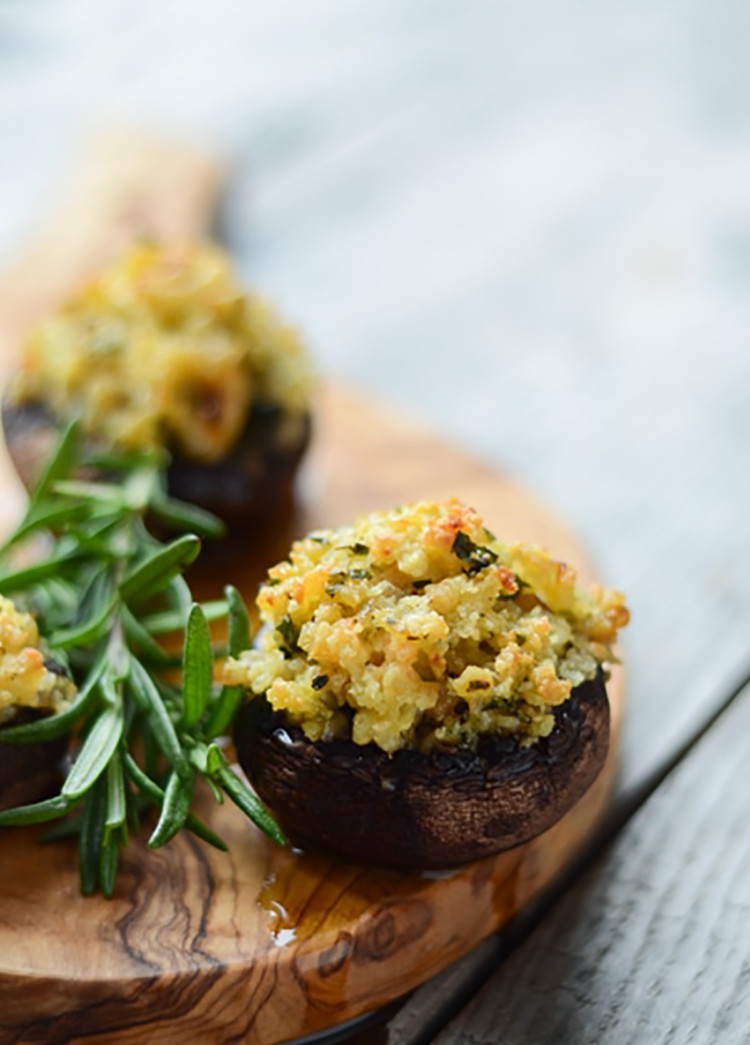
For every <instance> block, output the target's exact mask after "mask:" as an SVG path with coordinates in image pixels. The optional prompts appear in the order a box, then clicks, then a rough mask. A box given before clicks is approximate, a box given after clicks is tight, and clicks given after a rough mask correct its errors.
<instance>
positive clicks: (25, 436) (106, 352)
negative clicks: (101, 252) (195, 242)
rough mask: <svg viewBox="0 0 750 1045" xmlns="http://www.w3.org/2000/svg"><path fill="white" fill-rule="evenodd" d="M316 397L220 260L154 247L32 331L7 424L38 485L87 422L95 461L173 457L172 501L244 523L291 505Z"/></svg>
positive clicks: (215, 254) (291, 354) (23, 467)
mask: <svg viewBox="0 0 750 1045" xmlns="http://www.w3.org/2000/svg"><path fill="white" fill-rule="evenodd" d="M309 397H310V374H309V367H308V362H307V357H306V354H305V351H304V349H303V347H302V345H301V342H300V340H299V338H298V337H297V335H296V333H295V332H294V331H293V330H292V329H291V328H290V327H288V326H286V325H285V324H283V323H282V322H281V321H280V319H279V318H278V317H277V315H276V314H275V312H274V311H273V310H272V309H271V307H270V306H269V305H267V304H266V303H265V302H263V301H262V300H260V299H259V298H257V297H255V296H250V295H246V294H244V293H243V292H242V291H241V289H240V288H239V286H238V284H237V282H236V279H235V277H234V275H233V273H232V270H231V266H230V263H229V260H228V258H227V256H226V255H225V254H224V253H223V252H222V251H221V250H219V249H218V248H217V247H213V246H208V245H203V246H192V247H160V246H158V245H156V244H147V243H143V244H139V245H137V246H136V247H134V248H132V249H131V250H130V252H129V253H128V254H127V255H126V256H125V257H124V258H123V259H122V260H121V261H120V262H119V263H118V264H117V265H115V266H114V267H113V268H112V269H111V270H109V271H108V272H106V273H104V274H103V275H102V276H101V277H100V278H98V279H97V280H95V281H94V282H93V283H91V284H90V285H89V286H87V287H85V288H84V289H83V290H81V291H80V292H79V293H78V294H76V295H75V296H74V297H72V298H71V299H70V300H69V301H68V302H67V303H66V304H65V305H64V306H63V308H62V309H61V310H60V311H58V312H57V314H55V315H53V316H51V317H49V318H48V319H46V320H45V321H44V322H43V323H41V324H40V325H39V326H38V327H37V328H36V329H35V330H33V331H32V332H31V333H30V335H29V336H28V337H27V339H26V341H25V343H24V346H23V355H22V362H21V367H20V370H19V372H18V373H17V375H16V377H15V379H14V381H13V383H12V384H11V387H10V389H9V390H8V393H7V395H6V397H5V401H4V405H3V425H4V429H5V435H6V441H7V444H8V448H9V450H10V453H11V456H12V458H13V461H14V463H15V466H16V468H17V470H18V472H19V474H20V476H21V478H22V480H23V482H24V483H25V485H26V486H27V487H32V486H33V485H34V481H35V479H36V478H37V476H38V475H39V473H40V470H41V468H42V466H43V464H44V461H45V459H46V457H47V456H48V455H49V453H50V450H51V448H52V447H53V446H54V445H55V442H56V439H57V436H58V430H59V429H60V427H62V426H63V425H64V424H65V423H66V422H67V421H68V420H69V419H70V418H71V417H73V416H76V417H78V418H79V423H80V427H81V430H82V432H83V434H84V435H85V437H86V438H87V439H88V441H89V443H90V445H91V447H92V449H93V450H104V451H111V450H113V449H115V450H122V451H124V452H128V451H136V452H140V451H147V450H166V451H167V452H168V454H169V460H170V464H169V470H168V481H169V487H170V492H171V493H172V494H173V495H174V496H176V497H179V498H182V499H184V500H187V501H190V502H191V503H194V504H197V505H199V506H201V507H205V508H207V509H209V510H211V511H213V512H215V513H216V514H217V515H219V516H220V517H221V518H223V519H224V520H225V521H227V522H228V523H230V524H232V523H240V522H243V523H244V522H247V521H258V520H259V519H261V518H263V519H267V518H269V517H273V515H274V514H275V513H276V512H278V511H279V510H281V509H282V508H284V507H285V506H287V505H288V504H289V502H290V501H291V496H292V484H293V479H294V475H295V472H296V469H297V466H298V464H299V461H300V459H301V457H302V455H303V453H304V451H305V448H306V446H307V443H308V441H309V436H310V406H309Z"/></svg>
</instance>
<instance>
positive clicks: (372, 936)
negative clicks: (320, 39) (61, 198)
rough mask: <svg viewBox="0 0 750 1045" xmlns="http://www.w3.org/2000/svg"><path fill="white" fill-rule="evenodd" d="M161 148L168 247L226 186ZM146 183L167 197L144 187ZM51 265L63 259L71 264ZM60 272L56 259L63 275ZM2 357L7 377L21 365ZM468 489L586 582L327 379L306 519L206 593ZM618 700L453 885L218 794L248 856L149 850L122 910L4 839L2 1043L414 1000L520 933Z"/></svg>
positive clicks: (211, 573)
mask: <svg viewBox="0 0 750 1045" xmlns="http://www.w3.org/2000/svg"><path fill="white" fill-rule="evenodd" d="M150 155H151V157H152V160H151V161H149V160H148V159H144V162H143V165H142V166H141V167H139V168H138V171H137V173H136V174H134V175H132V179H131V180H128V185H129V190H128V191H129V192H135V194H136V198H138V199H145V200H148V201H149V208H152V207H153V208H155V211H156V212H157V213H159V212H160V211H159V206H158V204H159V201H160V200H161V199H163V198H164V197H165V196H166V195H169V196H170V197H172V196H175V197H176V198H179V199H182V200H183V201H186V202H185V206H184V207H183V208H182V210H180V209H179V208H177V209H175V207H174V206H173V205H172V203H170V206H169V213H170V214H176V215H177V217H176V218H175V221H174V224H172V225H170V226H169V227H165V228H164V229H163V230H162V232H163V236H164V238H166V239H170V238H174V237H175V236H181V235H183V234H185V233H188V234H190V233H194V232H195V231H196V230H200V229H203V228H205V227H206V226H207V224H208V222H209V218H210V211H211V206H210V203H211V202H212V198H211V192H209V191H207V190H206V185H207V184H209V185H211V184H213V182H211V180H210V178H209V179H208V181H207V180H206V177H205V175H206V170H205V168H204V167H202V166H200V165H199V169H196V168H195V167H194V166H193V165H192V164H191V162H190V160H189V159H188V158H187V157H186V156H184V155H183V156H182V157H181V159H180V162H179V163H177V164H174V165H172V166H171V168H170V169H171V170H172V171H173V176H172V177H171V178H170V179H164V178H161V177H158V178H154V180H153V181H150V180H149V179H150V176H151V174H152V173H153V160H154V157H157V156H158V152H157V153H151V154H150ZM162 162H163V157H161V158H159V160H158V163H159V165H161V163H162ZM201 162H202V161H201ZM95 166H96V165H95ZM98 170H99V173H98V174H97V175H96V179H98V180H96V179H95V181H94V183H95V184H96V186H97V189H96V193H97V194H99V193H101V198H102V201H105V200H108V199H119V198H120V196H119V195H118V194H119V192H120V190H121V185H122V183H121V178H120V176H121V171H120V168H119V166H118V165H117V164H115V165H112V164H111V163H109V165H108V164H107V163H106V162H105V163H104V167H103V169H102V168H98ZM199 174H200V176H198V175H199ZM89 177H91V178H93V177H94V175H93V174H91V175H90V176H89ZM129 179H130V175H129ZM183 179H184V180H183ZM144 180H145V181H146V182H148V183H149V187H148V189H147V190H146V189H145V188H144V190H143V192H141V190H140V189H139V186H140V185H141V183H142V182H143V181H144ZM196 185H199V186H202V188H201V190H200V191H197V190H196V188H195V187H196ZM136 210H137V213H139V214H140V213H141V211H140V210H138V209H136ZM93 211H94V212H95V213H99V214H100V216H101V223H100V225H96V224H88V225H86V226H85V230H84V231H85V235H83V234H81V238H80V239H78V238H76V237H74V239H75V242H77V243H79V245H80V247H79V249H80V253H79V254H78V255H77V257H78V259H79V261H80V262H81V264H82V265H83V266H84V267H85V264H87V263H88V262H87V259H88V260H92V259H94V258H96V259H98V260H101V259H102V257H103V256H104V255H105V254H107V252H111V251H112V250H114V249H116V246H117V245H118V244H119V243H121V242H122V240H121V233H122V227H121V223H120V222H119V218H118V220H115V221H114V228H113V227H112V220H111V219H112V218H113V217H114V218H117V216H118V215H119V214H120V209H119V207H115V208H114V209H112V208H111V207H110V208H108V207H105V206H103V205H102V208H101V209H98V208H97V207H96V206H94V207H93ZM126 224H127V223H126ZM66 227H67V226H66V223H65V221H63V222H62V226H60V227H57V228H58V231H57V232H56V233H55V236H54V237H53V241H54V242H55V243H59V244H64V243H65V242H66V235H67V233H66V234H63V235H61V234H60V232H59V229H60V228H62V229H63V230H64V229H65V228H66ZM128 228H130V231H133V230H132V228H131V227H130V226H128ZM50 256H51V257H52V258H53V259H54V258H57V259H58V262H60V260H61V259H64V257H65V252H64V250H62V248H60V249H59V250H57V251H56V252H55V251H52V252H51V255H50ZM76 271H79V272H80V270H79V269H78V268H77V267H76ZM47 272H48V270H46V269H44V270H43V269H41V268H36V269H35V266H34V265H33V264H26V266H25V267H24V268H23V278H22V279H21V281H20V282H18V280H17V279H16V283H15V287H16V290H15V291H13V290H12V288H13V286H14V284H13V283H12V282H11V283H10V284H8V285H7V287H6V290H7V293H6V294H5V297H4V298H3V297H2V295H0V306H1V305H2V301H5V302H6V304H8V307H9V311H8V313H7V321H6V318H3V316H2V315H0V319H1V320H2V326H3V330H4V331H5V336H6V343H10V342H11V341H12V340H13V338H17V336H18V332H19V330H20V329H21V327H22V319H23V322H26V321H28V319H29V318H30V317H31V315H32V313H34V312H36V314H39V312H40V310H43V309H44V308H46V307H47V306H48V304H49V302H50V296H49V293H50V292H49V291H48V290H47V289H46V288H47V286H48V284H47ZM57 272H58V270H57V267H56V266H55V265H52V264H51V267H50V269H49V273H50V274H52V273H57ZM58 277H59V278H61V277H60V274H59V273H58ZM52 282H54V281H52ZM62 283H64V280H62V282H58V283H57V284H56V285H55V286H56V290H55V293H59V292H60V288H61V286H62ZM49 286H51V283H50V284H49ZM8 287H9V288H11V289H8ZM21 288H23V289H24V293H25V294H26V297H25V298H24V302H25V303H24V306H23V310H22V311H20V312H19V311H18V310H17V309H16V308H15V307H14V306H15V304H16V303H17V300H19V299H17V298H16V297H15V296H14V295H15V294H16V293H18V294H20V292H21ZM35 294H36V299H35V297H34V295H35ZM34 301H36V304H35V305H34ZM32 306H33V307H32ZM1 311H2V310H1V307H0V312H1ZM21 317H22V319H21ZM2 358H3V363H4V365H5V366H6V367H7V366H8V365H9V363H10V360H9V357H8V356H7V355H5V356H2ZM0 490H2V491H3V494H4V495H6V496H4V498H3V500H4V502H5V511H6V512H10V511H12V510H13V509H14V508H17V506H18V502H17V501H14V499H13V496H12V495H11V492H10V486H9V485H8V484H6V483H5V481H4V479H3V477H0ZM450 494H456V495H458V496H459V497H461V498H463V499H465V500H467V501H469V502H470V503H472V504H474V505H475V507H476V508H477V509H479V511H480V512H482V513H483V514H484V516H485V518H486V519H487V521H488V524H489V525H490V526H491V527H492V528H493V529H495V530H497V532H499V533H500V534H501V535H502V536H503V537H506V538H508V539H513V538H523V539H524V540H530V541H536V542H538V543H540V544H544V545H546V546H547V547H549V548H550V549H551V550H552V551H553V552H554V553H555V554H557V555H558V556H559V557H561V558H563V559H565V560H566V561H568V562H571V563H573V564H575V565H577V566H579V567H582V568H583V571H584V572H586V561H585V556H584V554H583V552H582V551H581V549H580V547H579V546H578V544H577V542H576V541H575V540H574V539H573V537H572V536H571V535H570V533H569V532H568V531H567V529H566V528H565V527H564V526H563V525H561V524H560V523H559V521H558V520H557V519H556V518H555V517H554V516H553V515H551V514H550V513H549V512H548V511H547V510H546V509H545V508H544V507H543V506H542V505H541V504H539V503H538V502H536V501H535V500H534V499H533V498H532V497H530V496H529V495H528V494H527V493H526V492H525V491H524V490H523V489H522V488H520V487H518V486H516V485H515V484H514V483H512V482H509V481H507V480H505V479H503V478H501V477H500V476H498V475H497V474H496V473H495V472H494V471H493V470H491V469H490V468H488V467H486V466H484V465H482V464H481V463H479V462H477V461H475V460H473V459H471V458H469V457H467V456H466V455H464V454H462V453H460V452H459V451H457V450H455V449H453V448H451V447H449V446H447V445H446V444H444V443H443V442H441V441H440V440H439V439H437V438H435V437H434V436H433V435H432V434H431V433H430V432H428V431H426V430H423V429H420V428H418V427H416V426H414V425H413V424H411V423H410V422H409V421H406V420H404V419H402V418H399V417H397V416H394V415H392V414H390V413H388V412H387V411H385V410H383V409H382V408H380V407H378V406H377V405H375V404H373V403H371V402H369V401H367V400H366V399H363V398H361V397H359V396H357V395H354V394H353V393H350V392H349V391H347V390H346V389H344V388H341V387H339V386H336V385H335V384H324V385H323V386H322V387H321V389H320V394H319V401H318V403H317V409H316V434H315V439H314V445H313V449H312V453H311V454H310V458H309V461H308V463H307V465H306V467H305V470H304V473H303V476H302V480H301V497H300V511H299V512H298V514H297V516H296V517H295V518H294V519H293V520H292V521H291V523H290V526H289V527H279V528H276V529H274V530H271V531H270V532H269V533H267V534H266V535H265V537H264V538H263V539H261V538H260V537H254V539H253V542H252V554H249V549H248V547H247V543H245V545H244V546H243V544H242V542H240V543H239V544H238V543H237V542H235V543H234V544H232V545H226V546H225V547H224V548H223V549H221V550H216V551H215V552H214V553H213V554H211V555H208V556H207V557H206V562H205V564H204V566H203V568H202V570H199V571H198V572H197V573H196V581H197V583H198V584H200V585H202V587H203V590H204V591H205V593H206V594H208V593H209V592H210V590H212V589H214V590H215V589H216V588H217V587H219V586H220V585H221V583H223V582H224V581H225V580H226V579H230V578H231V579H233V580H234V581H235V582H236V583H239V585H240V586H241V587H242V588H243V589H244V590H245V591H246V592H247V593H248V594H249V595H251V594H252V590H253V587H254V585H255V583H256V582H257V579H258V577H259V575H260V573H261V571H262V568H263V567H264V566H265V565H268V563H269V561H272V560H273V559H275V558H277V557H278V556H279V555H281V554H283V552H284V550H285V547H286V545H287V543H288V539H289V537H290V535H291V533H293V532H297V533H299V532H302V531H304V530H306V529H308V528H309V527H311V526H316V525H317V526H319V525H332V524H337V523H340V522H344V521H346V520H348V519H350V518H351V516H352V515H354V514H356V513H357V512H360V511H367V510H370V509H374V508H379V507H387V506H390V505H392V504H394V503H397V502H400V501H404V500H410V499H416V498H420V497H423V496H430V497H437V498H441V497H444V496H448V495H450ZM6 519H7V516H6ZM610 698H611V701H612V711H613V741H614V742H613V744H612V753H611V757H610V758H609V759H608V762H607V765H606V767H605V770H604V771H603V773H602V774H601V776H600V777H599V779H598V780H597V781H596V783H595V784H594V786H593V787H592V788H591V790H590V791H589V792H588V793H587V794H586V796H585V797H584V798H583V799H582V800H581V801H580V802H579V804H578V805H577V806H576V807H575V808H574V809H573V810H571V812H570V813H569V814H568V815H567V816H566V817H565V818H564V819H563V820H562V821H560V823H558V824H557V825H556V826H555V827H553V828H552V829H551V830H550V831H548V832H547V833H546V834H544V835H543V836H541V837H540V838H538V839H536V840H534V841H533V842H531V843H529V844H528V845H526V846H523V847H521V848H519V849H516V850H513V851H512V852H508V853H505V854H501V855H500V856H498V857H496V858H493V859H490V860H487V861H484V862H482V863H480V864H476V865H471V866H468V867H465V868H462V869H460V870H459V871H457V872H455V873H453V874H449V875H441V876H429V875H425V876H403V875H397V874H385V873H375V872H371V871H366V870H362V869H357V868H351V867H346V866H344V865H336V864H333V863H331V862H330V861H327V860H324V859H322V858H320V857H316V856H314V855H300V854H295V853H291V852H288V851H280V850H276V849H274V848H273V847H272V846H271V845H270V843H268V842H267V840H266V839H265V838H264V837H263V836H261V835H260V834H259V833H258V832H257V831H256V830H255V829H254V828H252V827H251V826H250V825H248V823H247V822H246V821H245V820H244V819H243V818H242V817H241V815H240V814H239V813H237V811H236V810H234V809H233V808H232V809H230V808H227V807H215V806H213V805H212V804H211V803H210V801H209V800H208V799H206V798H205V796H204V803H205V806H206V808H205V809H204V811H203V812H204V815H205V816H206V818H207V819H208V820H209V821H210V822H211V823H212V825H213V826H214V827H215V829H216V830H217V831H219V833H220V834H222V835H223V836H224V837H225V838H226V839H227V841H228V842H229V844H230V847H231V852H230V854H229V855H222V854H217V853H216V852H214V851H213V850H209V849H207V848H205V847H204V846H203V845H202V843H199V842H197V841H195V840H194V839H192V838H191V837H190V836H184V837H181V838H179V839H177V840H176V841H175V842H173V843H172V844H170V846H168V847H167V848H166V849H165V850H162V851H159V852H158V853H150V852H148V851H147V850H146V848H145V845H144V842H143V840H142V839H140V840H136V841H135V843H134V844H133V846H132V848H131V849H130V850H129V851H128V853H127V856H126V858H125V860H124V868H123V873H122V876H121V879H120V880H119V882H118V887H117V891H116V894H115V897H114V899H113V900H112V901H111V902H105V901H103V900H101V899H100V898H93V899H83V898H81V897H80V895H79V893H78V875H77V866H76V856H75V849H74V847H73V846H72V845H70V844H62V843H60V844H56V845H54V846H51V847H50V848H48V849H46V850H40V849H39V848H38V847H37V846H36V845H35V837H36V836H35V834H34V832H33V831H6V832H5V833H4V834H3V836H2V838H0V893H1V894H2V895H3V904H2V908H1V909H0V1042H2V1043H14V1045H15V1043H18V1045H21V1043H31V1042H39V1043H50V1045H51V1043H57V1042H70V1043H72V1042H83V1041H86V1042H88V1043H89V1045H97V1043H101V1045H104V1043H113V1042H117V1043H122V1045H127V1043H128V1042H140V1041H141V1040H143V1037H144V1035H147V1036H148V1040H149V1042H152V1043H159V1045H160V1043H164V1045H170V1043H174V1045H176V1043H178V1042H180V1043H184V1042H186V1041H190V1040H195V1041H201V1042H202V1043H207V1045H212V1043H216V1045H218V1043H220V1042H229V1041H240V1040H241V1041H243V1042H247V1043H248V1045H271V1043H275V1042H279V1041H283V1040H286V1039H288V1038H290V1037H294V1036H295V1035H300V1034H303V1033H307V1032H310V1031H314V1030H317V1029H320V1028H326V1027H329V1026H331V1025H334V1024H336V1023H338V1022H341V1021H343V1020H345V1019H348V1018H350V1017H352V1016H355V1015H357V1014H358V1013H361V1012H365V1011H367V1010H369V1009H372V1008H374V1007H377V1006H380V1005H382V1004H383V1003H384V1002H387V1001H389V1000H390V999H392V998H394V997H397V996H400V995H401V994H403V993H404V992H405V991H408V990H409V989H411V988H412V987H414V986H415V985H416V984H418V983H420V982H422V981H424V980H425V979H426V978H427V977H429V976H431V975H433V974H434V973H436V972H437V971H439V970H440V969H442V968H444V967H445V966H446V965H447V964H449V963H450V962H452V961H453V960H455V959H456V958H458V957H460V956H461V955H462V954H464V953H465V952H466V951H467V950H468V949H469V948H471V947H472V946H473V945H474V944H476V943H477V942H478V941H479V940H481V939H482V938H483V937H485V936H486V935H487V934H488V933H490V932H492V931H493V930H494V929H495V928H497V926H499V925H502V924H503V923H504V922H505V921H507V919H508V918H509V917H511V916H512V914H513V913H514V912H516V911H517V910H518V909H519V908H521V907H522V906H523V905H524V904H525V903H526V902H527V901H528V900H529V899H530V897H532V896H533V895H534V894H535V893H536V892H538V890H539V889H540V888H541V887H542V886H544V885H545V884H546V883H548V882H549V880H550V879H551V877H552V876H554V875H555V874H556V873H557V872H558V871H559V869H560V868H561V867H562V866H563V865H564V864H565V863H566V862H567V861H568V860H569V859H570V857H571V855H572V854H573V853H574V852H575V851H576V850H577V849H578V848H579V847H580V845H581V844H582V843H583V841H584V840H585V839H586V838H587V836H588V835H589V833H590V831H591V829H592V826H593V825H594V824H595V823H596V822H597V820H598V819H599V817H600V816H601V814H602V810H603V809H604V807H605V805H606V800H607V795H608V791H609V789H610V787H611V784H612V778H613V773H614V764H615V758H614V752H615V749H616V746H617V745H616V740H617V737H618V734H619V727H620V716H621V710H622V678H621V676H620V675H619V674H616V675H615V676H614V677H613V680H612V683H611V685H610Z"/></svg>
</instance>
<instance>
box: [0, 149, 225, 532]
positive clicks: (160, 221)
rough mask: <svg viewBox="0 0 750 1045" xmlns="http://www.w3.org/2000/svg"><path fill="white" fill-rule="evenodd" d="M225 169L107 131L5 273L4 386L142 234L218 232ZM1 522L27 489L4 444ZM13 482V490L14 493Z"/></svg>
mask: <svg viewBox="0 0 750 1045" xmlns="http://www.w3.org/2000/svg"><path fill="white" fill-rule="evenodd" d="M224 182H225V170H224V168H223V167H222V166H221V164H219V163H218V162H217V161H216V159H215V158H214V157H212V156H210V155H208V154H207V153H203V152H201V151H199V150H197V149H194V148H191V147H189V146H187V145H184V144H180V143H179V142H173V141H163V140H161V139H158V138H153V137H148V136H146V135H144V134H141V133H138V132H135V131H127V130H110V131H105V132H101V133H99V134H98V135H96V137H95V138H93V139H92V141H91V142H90V143H89V145H88V147H87V148H86V150H85V152H84V154H83V156H82V158H81V161H80V163H79V164H78V168H77V171H76V175H75V178H74V180H73V183H72V185H71V186H70V187H69V189H68V191H67V194H61V197H62V198H61V203H60V204H58V205H57V208H56V210H55V211H54V212H53V213H52V214H51V216H50V218H49V219H48V221H47V222H46V224H45V226H44V228H43V229H42V231H41V232H40V234H39V235H38V236H37V239H36V241H35V242H34V243H33V244H32V245H31V246H30V247H29V248H28V249H27V250H25V251H24V252H23V254H22V255H21V257H20V258H19V260H18V261H17V262H16V263H15V264H14V265H13V267H12V268H11V269H10V270H9V271H7V272H6V273H4V274H3V275H2V277H0V394H1V391H2V390H3V389H4V388H5V386H6V384H7V383H8V380H9V378H10V376H11V374H12V373H13V370H14V369H15V366H16V363H17V360H18V356H19V351H20V346H21V343H22V340H23V338H24V336H25V334H26V333H27V331H28V330H29V328H30V327H31V326H33V324H34V323H35V322H37V321H38V320H39V319H41V318H42V317H43V316H45V315H47V314H49V313H50V312H51V311H53V310H54V309H56V308H57V307H58V306H59V305H60V304H62V302H63V301H64V300H65V299H66V298H67V297H68V296H69V295H70V294H71V293H73V292H74V291H75V290H77V289H78V288H79V287H80V286H81V285H82V284H84V283H85V282H86V281H87V280H89V279H91V278H92V277H94V276H95V275H97V274H98V273H99V272H100V271H101V270H102V269H103V268H104V267H106V266H107V265H108V264H110V263H111V262H112V261H114V260H115V258H117V256H118V255H119V254H121V253H122V251H123V250H125V249H126V247H127V246H128V245H129V244H130V243H132V242H133V240H135V239H138V238H139V237H141V236H150V237H153V238H155V239H158V240H160V241H162V242H164V243H182V242H189V241H191V240H194V239H198V238H201V237H203V236H206V235H207V234H208V233H210V231H211V228H212V225H213V222H214V218H215V214H216V207H217V204H218V200H219V194H220V192H221V190H222V188H223V186H224ZM0 488H2V489H3V491H7V492H8V494H9V496H8V497H6V498H4V500H3V503H2V505H0V527H4V528H5V527H6V526H7V525H8V524H9V523H11V522H12V520H13V519H15V518H16V517H17V516H18V514H19V511H20V509H21V506H22V504H23V498H24V495H23V491H22V488H21V484H20V482H19V480H18V479H17V478H16V475H15V472H14V470H13V468H12V466H11V464H10V461H9V460H8V458H7V454H6V453H5V450H4V448H3V451H2V454H0ZM11 491H12V494H11V493H10V492H11Z"/></svg>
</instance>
